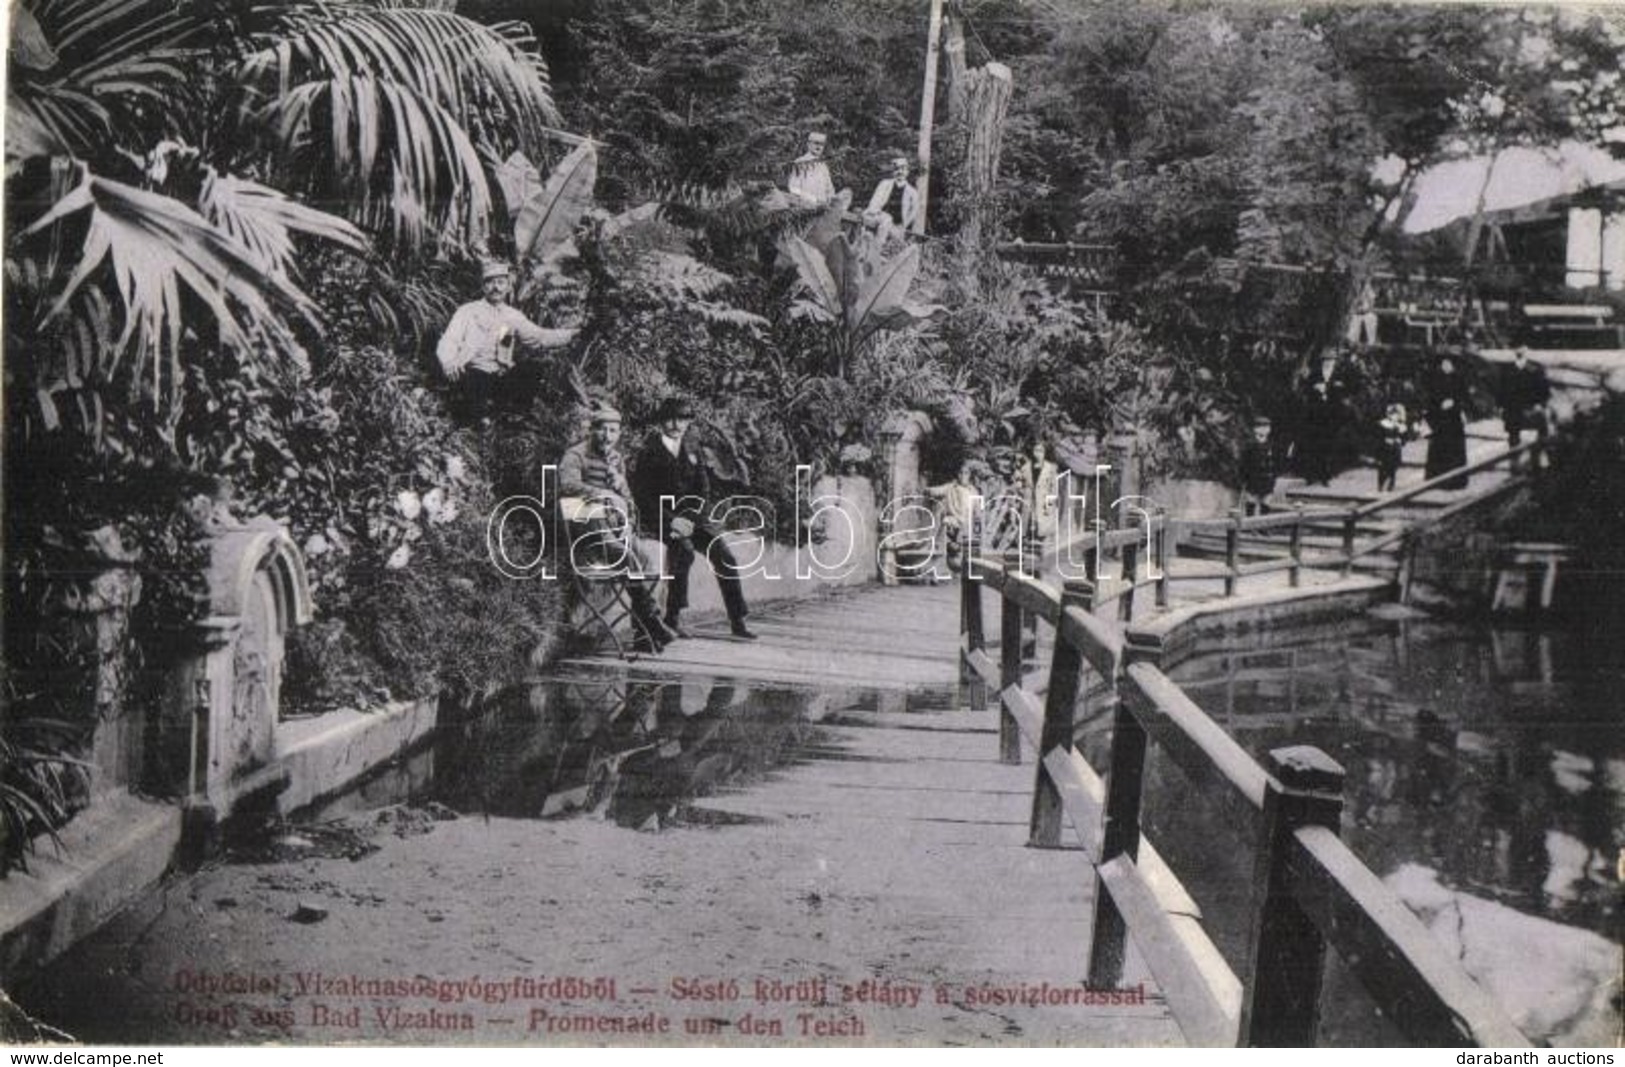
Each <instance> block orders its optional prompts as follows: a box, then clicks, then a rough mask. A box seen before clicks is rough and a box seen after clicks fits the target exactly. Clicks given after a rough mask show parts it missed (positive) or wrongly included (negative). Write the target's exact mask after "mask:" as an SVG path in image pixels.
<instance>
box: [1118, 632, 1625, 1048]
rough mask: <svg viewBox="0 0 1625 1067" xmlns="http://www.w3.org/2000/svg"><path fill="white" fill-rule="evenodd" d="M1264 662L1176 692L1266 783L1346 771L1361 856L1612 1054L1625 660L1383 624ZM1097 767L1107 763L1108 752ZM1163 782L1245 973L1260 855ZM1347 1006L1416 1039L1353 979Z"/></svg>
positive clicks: (1571, 1035)
mask: <svg viewBox="0 0 1625 1067" xmlns="http://www.w3.org/2000/svg"><path fill="white" fill-rule="evenodd" d="M1257 643H1258V645H1260V646H1263V645H1266V644H1267V647H1249V646H1248V645H1247V644H1245V643H1240V644H1236V645H1234V646H1232V647H1228V648H1219V649H1213V650H1210V651H1206V652H1204V653H1202V654H1200V655H1198V656H1196V657H1194V658H1192V659H1189V660H1186V661H1184V662H1182V663H1181V664H1179V665H1178V666H1177V667H1175V668H1173V669H1172V670H1171V671H1170V674H1171V676H1172V677H1173V678H1174V679H1175V680H1176V681H1178V682H1179V683H1180V685H1181V686H1182V687H1183V688H1184V689H1185V690H1186V692H1187V693H1189V694H1190V695H1191V697H1192V698H1193V699H1194V700H1196V702H1197V703H1198V704H1199V705H1201V707H1202V708H1203V709H1204V710H1205V711H1207V712H1208V713H1209V714H1210V715H1212V716H1213V717H1214V718H1215V719H1216V720H1217V721H1218V722H1220V723H1221V724H1222V725H1223V726H1224V728H1225V729H1226V731H1227V732H1228V733H1229V734H1230V735H1231V736H1232V737H1234V738H1235V739H1236V740H1237V742H1238V743H1240V744H1241V745H1242V746H1243V747H1244V748H1245V749H1247V750H1248V751H1249V752H1250V753H1251V754H1252V755H1253V756H1254V757H1255V758H1257V759H1259V760H1260V762H1263V760H1264V758H1265V756H1266V755H1267V753H1268V752H1269V750H1270V749H1273V748H1277V747H1281V746H1284V745H1314V746H1317V747H1319V748H1321V749H1322V750H1324V751H1325V752H1327V753H1328V754H1330V755H1331V756H1332V757H1333V758H1334V759H1336V760H1337V761H1338V762H1339V763H1340V764H1342V765H1343V767H1344V769H1345V770H1346V771H1347V774H1348V778H1347V785H1346V788H1345V793H1344V799H1345V808H1344V817H1343V828H1342V832H1343V837H1344V839H1345V840H1346V841H1347V842H1348V843H1349V845H1350V847H1351V848H1353V850H1354V851H1355V852H1356V853H1357V854H1358V855H1359V856H1360V857H1361V858H1362V859H1363V860H1364V861H1365V862H1366V863H1367V865H1369V866H1370V867H1371V868H1372V869H1373V870H1374V871H1375V872H1376V873H1377V874H1378V875H1379V876H1380V877H1383V878H1384V879H1385V880H1387V881H1388V882H1389V884H1390V885H1391V886H1392V887H1393V888H1395V890H1396V891H1398V892H1399V893H1400V895H1401V896H1402V897H1403V898H1405V899H1406V901H1407V903H1409V904H1411V906H1412V907H1413V910H1417V911H1418V912H1419V914H1420V915H1421V916H1422V918H1423V919H1424V921H1425V922H1427V923H1428V924H1429V925H1430V928H1432V929H1433V930H1434V932H1435V933H1436V934H1437V935H1439V936H1440V937H1441V938H1442V939H1444V940H1446V941H1447V943H1449V945H1450V947H1451V949H1452V950H1453V951H1455V952H1456V953H1457V954H1458V955H1460V956H1461V957H1462V959H1463V960H1464V962H1465V963H1466V965H1467V966H1468V969H1469V971H1470V972H1472V973H1474V974H1475V976H1476V977H1478V978H1479V980H1480V982H1481V984H1484V985H1486V986H1487V987H1489V988H1490V989H1491V991H1492V993H1495V994H1497V997H1498V999H1500V1000H1501V1001H1502V1002H1503V1005H1504V1006H1506V1007H1507V1008H1508V1010H1509V1012H1510V1013H1512V1015H1513V1017H1514V1020H1515V1021H1517V1022H1519V1023H1520V1024H1521V1025H1523V1027H1524V1028H1525V1031H1526V1032H1527V1033H1529V1034H1530V1036H1531V1037H1534V1038H1537V1039H1546V1040H1552V1041H1554V1042H1561V1043H1570V1042H1573V1041H1580V1040H1582V1039H1584V1037H1585V1035H1590V1036H1592V1037H1600V1040H1599V1042H1598V1043H1612V1035H1613V1034H1617V1032H1618V999H1617V994H1618V985H1617V983H1618V973H1619V966H1620V951H1619V946H1618V942H1617V939H1618V923H1619V918H1620V914H1619V910H1620V886H1619V882H1618V880H1617V876H1616V864H1617V863H1618V861H1619V857H1620V855H1621V848H1622V845H1625V727H1622V722H1625V716H1622V712H1625V649H1621V648H1619V647H1617V646H1615V645H1612V644H1609V643H1608V642H1607V641H1605V640H1603V639H1602V637H1601V635H1596V634H1591V633H1587V632H1585V631H1579V630H1576V631H1567V632H1552V633H1541V632H1535V631H1530V630H1517V629H1492V628H1488V627H1485V626H1482V625H1472V624H1466V623H1453V622H1440V621H1434V620H1406V621H1394V620H1381V619H1364V620H1360V621H1358V622H1353V623H1338V624H1337V625H1335V626H1331V627H1321V628H1317V629H1309V630H1303V631H1300V632H1293V631H1272V632H1270V633H1269V634H1268V635H1267V637H1266V638H1264V639H1262V640H1260V641H1258V642H1257ZM1089 747H1090V748H1091V749H1093V751H1091V753H1090V755H1091V758H1092V760H1100V759H1103V753H1104V746H1103V744H1101V743H1100V742H1099V741H1097V742H1096V743H1094V744H1093V745H1091V746H1089ZM1097 765H1103V764H1097ZM1150 781H1151V783H1152V784H1151V788H1150V792H1149V795H1148V800H1147V806H1148V809H1149V811H1148V823H1149V824H1150V825H1151V827H1152V833H1153V835H1154V839H1155V840H1158V841H1159V844H1161V843H1162V842H1166V847H1165V848H1164V852H1165V853H1172V854H1173V855H1175V856H1178V857H1180V859H1182V860H1183V861H1184V863H1185V864H1186V866H1185V867H1184V868H1179V867H1178V866H1177V865H1176V869H1187V870H1192V871H1194V872H1196V874H1195V876H1194V877H1192V878H1191V879H1190V888H1191V890H1192V892H1193V895H1195V896H1196V898H1197V900H1198V902H1199V903H1201V904H1202V906H1203V908H1204V914H1205V916H1206V917H1207V919H1208V922H1209V925H1210V927H1211V928H1212V929H1213V930H1214V932H1215V939H1216V940H1217V941H1218V942H1219V944H1220V946H1221V948H1226V949H1228V950H1229V951H1227V953H1226V955H1227V956H1229V957H1230V958H1232V959H1234V958H1235V956H1236V952H1237V951H1238V950H1239V945H1240V944H1241V943H1242V941H1243V939H1244V932H1245V929H1246V913H1247V907H1248V903H1249V902H1248V900H1247V894H1246V892H1245V891H1244V887H1245V886H1246V885H1247V884H1248V883H1249V882H1250V881H1251V869H1250V864H1251V854H1250V851H1249V850H1248V849H1247V847H1246V843H1242V842H1237V841H1235V840H1233V839H1232V838H1231V837H1230V836H1229V835H1228V834H1226V833H1225V832H1223V830H1222V829H1219V828H1216V827H1215V826H1214V825H1212V822H1213V821H1212V820H1210V819H1207V818H1205V817H1204V816H1205V814H1206V813H1205V812H1204V811H1203V810H1202V807H1201V805H1200V804H1199V803H1198V804H1191V803H1190V802H1189V801H1190V797H1189V795H1188V789H1186V788H1183V785H1184V783H1183V781H1182V776H1181V775H1180V773H1179V772H1178V771H1177V770H1176V769H1175V768H1173V767H1172V766H1171V765H1169V764H1167V763H1166V761H1161V760H1156V761H1154V766H1153V770H1152V775H1151V779H1150ZM1238 844H1240V845H1241V846H1242V847H1240V848H1238V847H1237V846H1238ZM1171 862H1174V860H1173V859H1172V858H1171ZM1327 1000H1328V1019H1327V1026H1328V1029H1329V1030H1330V1031H1331V1033H1332V1034H1333V1035H1337V1034H1339V1033H1341V1034H1343V1035H1345V1036H1346V1037H1347V1038H1349V1039H1358V1040H1369V1041H1380V1040H1384V1039H1389V1038H1393V1037H1394V1036H1395V1035H1393V1034H1390V1033H1388V1032H1387V1031H1386V1030H1385V1028H1383V1027H1381V1026H1378V1025H1374V1024H1372V1023H1371V1022H1370V1019H1369V1016H1370V1006H1369V1005H1368V1004H1366V1003H1364V1002H1363V995H1362V994H1359V993H1358V992H1357V991H1354V990H1352V988H1351V983H1350V982H1349V981H1348V980H1347V976H1346V975H1342V974H1340V973H1338V974H1334V976H1333V979H1332V985H1331V988H1330V989H1329V992H1328V998H1327ZM1587 1043H1589V1042H1587Z"/></svg>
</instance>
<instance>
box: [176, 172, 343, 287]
mask: <svg viewBox="0 0 1625 1067" xmlns="http://www.w3.org/2000/svg"><path fill="white" fill-rule="evenodd" d="M198 209H199V211H200V212H201V213H202V215H203V217H204V218H206V219H208V220H209V221H210V222H212V223H214V224H215V225H216V226H218V227H220V228H221V229H222V230H224V231H225V232H226V233H228V234H230V235H231V236H232V237H233V238H235V239H236V240H237V241H238V243H240V244H241V245H243V247H245V248H247V249H248V250H249V251H251V252H253V253H254V254H255V255H257V256H259V257H260V259H261V260H263V261H264V264H265V269H266V270H267V271H269V272H270V273H273V274H279V275H283V276H287V275H290V274H292V273H293V268H294V259H293V251H294V247H293V237H292V235H293V234H295V233H304V234H308V235H310V236H312V237H319V238H321V239H323V240H325V241H331V242H333V243H334V244H337V245H340V246H342V247H345V248H348V249H350V250H351V251H353V252H365V251H366V250H367V239H366V237H364V236H363V235H362V233H361V231H360V230H357V229H356V228H355V227H354V226H352V225H350V224H349V223H348V222H346V221H344V220H343V219H341V218H338V217H337V216H334V215H329V214H328V213H327V212H325V211H318V210H316V209H315V208H313V207H308V206H307V205H305V204H301V203H298V202H297V201H294V200H289V199H288V198H287V197H285V196H283V195H282V194H281V193H279V192H277V191H276V190H275V189H271V188H268V187H266V186H264V185H261V184H259V183H258V182H252V181H248V180H247V179H245V178H237V177H234V176H232V175H229V174H217V173H215V172H214V171H213V170H212V169H211V170H209V171H208V172H207V173H206V174H205V175H204V179H203V188H202V192H201V193H200V195H199V198H198Z"/></svg>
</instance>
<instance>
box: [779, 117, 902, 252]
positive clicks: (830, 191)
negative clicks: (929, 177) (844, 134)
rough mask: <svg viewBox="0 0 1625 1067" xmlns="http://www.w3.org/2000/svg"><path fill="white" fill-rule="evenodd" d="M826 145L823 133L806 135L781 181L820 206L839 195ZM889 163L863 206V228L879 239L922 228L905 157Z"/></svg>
mask: <svg viewBox="0 0 1625 1067" xmlns="http://www.w3.org/2000/svg"><path fill="white" fill-rule="evenodd" d="M828 147H829V138H828V137H827V136H825V135H824V134H822V133H809V134H808V135H807V148H806V151H804V152H803V153H802V154H801V155H800V156H798V157H796V159H795V160H794V161H793V162H792V163H791V164H790V173H789V177H788V180H787V181H786V183H785V187H786V189H787V191H788V192H789V193H790V195H791V196H793V197H796V198H797V199H799V200H801V201H802V202H803V203H806V204H809V205H813V206H818V207H823V206H825V205H827V204H831V203H833V202H835V200H836V198H837V197H838V196H839V195H841V194H838V193H837V192H836V190H835V180H834V178H832V177H831V176H830V171H829V162H828V161H827V160H826V159H825V158H824V153H825V151H826V150H827V148H828ZM889 166H890V168H891V169H890V173H888V174H887V175H886V177H884V178H882V179H881V180H880V182H879V184H877V185H876V186H875V189H874V192H873V193H871V194H870V196H869V203H868V205H867V206H866V207H865V208H864V209H863V224H864V227H865V229H866V230H868V231H870V232H873V233H875V234H876V235H877V236H878V237H879V238H880V240H882V241H886V240H890V239H891V238H892V237H893V236H894V235H901V234H910V233H921V232H923V230H922V228H921V225H920V194H919V190H917V189H915V188H914V185H913V183H912V182H910V181H909V169H910V168H909V161H908V157H907V156H905V155H895V156H893V157H892V158H891V160H890V163H889Z"/></svg>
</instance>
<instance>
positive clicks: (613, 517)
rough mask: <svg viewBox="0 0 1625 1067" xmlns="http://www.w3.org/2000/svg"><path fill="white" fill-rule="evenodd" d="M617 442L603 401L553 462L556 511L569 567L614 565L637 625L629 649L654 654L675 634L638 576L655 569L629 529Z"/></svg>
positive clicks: (617, 422) (615, 422) (616, 420)
mask: <svg viewBox="0 0 1625 1067" xmlns="http://www.w3.org/2000/svg"><path fill="white" fill-rule="evenodd" d="M620 440H621V413H620V412H619V411H616V410H615V409H614V408H612V407H609V406H608V405H604V406H601V407H599V408H597V409H596V410H594V411H593V413H592V426H591V429H590V430H589V431H588V433H587V439H586V440H585V441H581V442H578V443H577V444H574V445H571V446H570V447H569V448H568V449H566V450H565V453H564V457H563V458H562V459H560V460H559V512H560V514H561V515H562V516H563V518H564V521H565V522H566V523H567V524H569V527H570V531H571V537H570V564H571V566H573V567H579V565H580V563H581V562H582V561H585V560H590V561H592V562H594V563H599V562H604V561H606V560H607V562H608V563H609V564H610V565H611V566H612V567H615V568H618V569H620V570H621V571H622V572H623V573H624V575H625V576H626V577H627V578H628V581H627V583H626V586H627V593H628V595H629V596H630V597H631V601H632V617H633V619H634V620H635V621H636V623H637V625H638V626H639V627H640V633H639V634H638V636H637V638H636V639H635V640H634V642H633V646H632V647H633V648H634V650H636V651H643V652H658V651H660V650H661V648H663V647H664V646H665V645H667V644H669V643H670V642H671V641H673V640H674V639H675V638H676V637H677V635H676V633H675V632H673V631H672V629H671V628H670V627H668V626H667V625H666V624H665V623H664V622H663V621H662V620H661V618H660V611H659V609H658V608H657V607H656V606H655V601H654V594H653V593H652V592H651V591H650V588H649V585H648V583H647V582H646V581H643V580H641V577H642V576H647V575H653V574H658V573H659V571H658V568H657V566H656V564H655V562H654V561H653V560H652V559H650V558H649V555H648V553H646V552H645V551H644V550H643V549H642V548H641V547H640V546H639V545H638V542H637V538H636V537H634V536H633V533H632V531H633V530H634V529H635V522H634V516H635V513H634V511H633V508H632V492H631V488H630V487H629V486H628V484H627V481H626V466H625V464H624V462H623V461H622V459H621V453H620V449H619V448H618V447H617V446H618V445H619V443H620ZM598 554H601V555H598Z"/></svg>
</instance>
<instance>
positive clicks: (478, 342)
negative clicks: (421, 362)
mask: <svg viewBox="0 0 1625 1067" xmlns="http://www.w3.org/2000/svg"><path fill="white" fill-rule="evenodd" d="M574 336H575V331H574V330H548V329H543V328H542V327H540V326H538V325H536V324H535V323H534V322H531V321H530V320H529V319H527V318H525V315H524V313H523V312H522V311H520V310H519V309H518V308H516V307H514V306H512V305H511V304H493V303H491V302H490V301H489V300H474V301H471V302H470V303H467V304H464V305H463V306H462V307H460V308H458V309H457V313H456V314H455V315H453V316H452V317H451V322H450V324H449V325H447V326H446V332H445V333H444V334H442V335H441V337H440V345H439V347H438V348H436V349H435V355H436V356H437V357H438V358H439V360H440V369H441V370H443V371H445V372H446V377H448V378H452V377H456V376H457V375H459V374H461V373H462V372H463V371H464V370H466V369H467V368H469V367H472V368H474V369H475V370H478V371H484V372H485V373H486V374H502V373H503V372H505V371H508V370H511V369H512V368H513V350H514V345H515V344H520V345H524V346H525V347H526V348H557V347H558V346H560V345H566V344H569V343H570V339H571V338H572V337H574Z"/></svg>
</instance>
